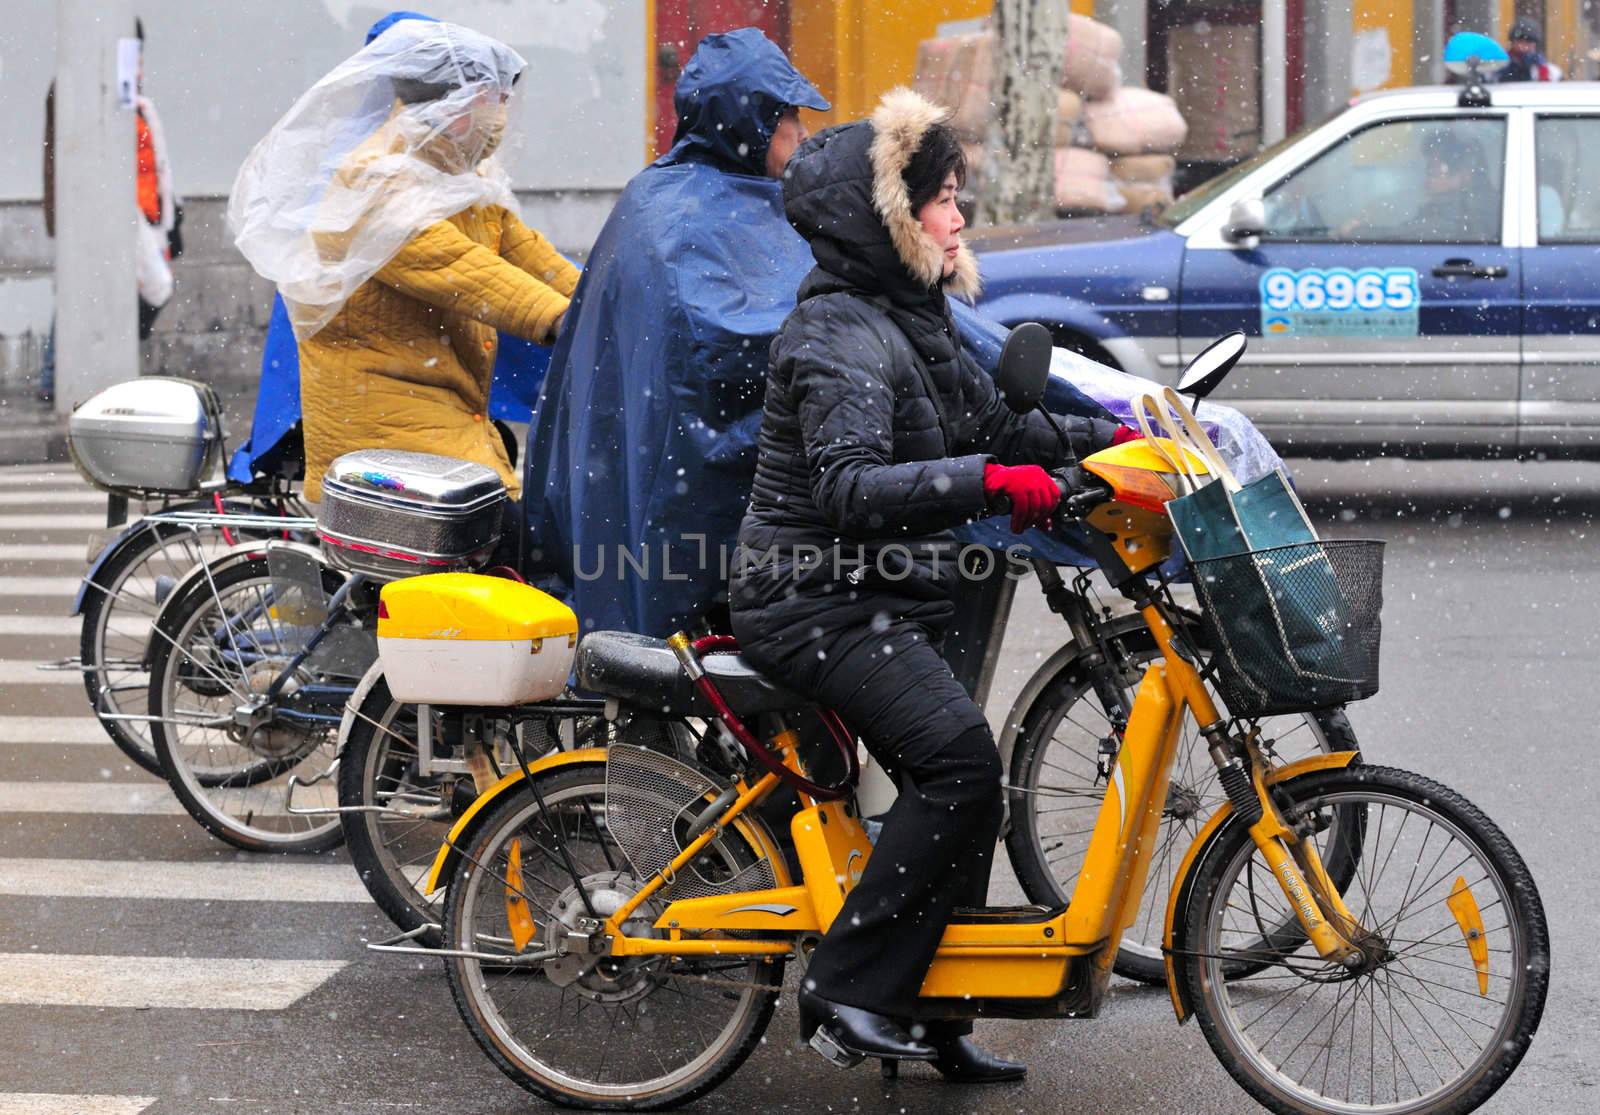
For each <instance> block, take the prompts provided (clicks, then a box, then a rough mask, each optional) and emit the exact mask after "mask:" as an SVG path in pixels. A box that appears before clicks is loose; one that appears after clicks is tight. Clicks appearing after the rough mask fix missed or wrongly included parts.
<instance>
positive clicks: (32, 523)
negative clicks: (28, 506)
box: [0, 515, 106, 531]
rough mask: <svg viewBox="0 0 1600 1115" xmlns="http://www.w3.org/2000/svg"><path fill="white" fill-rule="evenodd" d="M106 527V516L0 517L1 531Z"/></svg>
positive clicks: (94, 528)
mask: <svg viewBox="0 0 1600 1115" xmlns="http://www.w3.org/2000/svg"><path fill="white" fill-rule="evenodd" d="M105 525H106V517H105V516H104V515H0V531H8V530H15V531H24V530H29V531H31V530H38V531H46V530H96V529H99V528H102V527H104V526H105Z"/></svg>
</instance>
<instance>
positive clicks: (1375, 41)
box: [1350, 27, 1394, 93]
mask: <svg viewBox="0 0 1600 1115" xmlns="http://www.w3.org/2000/svg"><path fill="white" fill-rule="evenodd" d="M1393 65H1394V51H1393V49H1391V47H1390V46H1389V32H1388V31H1386V30H1385V29H1384V28H1382V27H1374V28H1373V29H1372V30H1370V31H1358V32H1357V33H1356V36H1355V41H1354V43H1352V44H1351V47H1350V84H1351V85H1353V86H1354V87H1355V91H1356V92H1357V93H1367V92H1370V91H1371V90H1373V89H1377V88H1379V87H1380V86H1383V85H1387V84H1389V72H1390V69H1391V68H1392V67H1393Z"/></svg>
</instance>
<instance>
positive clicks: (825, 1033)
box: [809, 1026, 866, 1069]
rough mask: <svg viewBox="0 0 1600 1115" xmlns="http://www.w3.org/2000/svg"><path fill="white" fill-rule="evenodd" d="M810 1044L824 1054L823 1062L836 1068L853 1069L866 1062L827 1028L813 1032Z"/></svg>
mask: <svg viewBox="0 0 1600 1115" xmlns="http://www.w3.org/2000/svg"><path fill="white" fill-rule="evenodd" d="M809 1044H810V1046H811V1048H812V1049H815V1050H816V1051H817V1052H818V1053H820V1054H822V1059H823V1060H825V1061H827V1062H828V1063H829V1064H830V1065H833V1066H834V1067H835V1068H841V1069H853V1068H855V1067H856V1066H857V1065H859V1064H860V1063H861V1062H862V1061H864V1060H866V1058H865V1057H863V1056H862V1055H861V1054H859V1053H857V1052H856V1051H855V1050H853V1049H847V1048H846V1047H845V1046H844V1045H843V1044H842V1043H841V1042H840V1041H839V1039H838V1038H836V1037H834V1036H833V1034H832V1033H831V1032H830V1031H829V1030H828V1028H827V1027H826V1026H818V1027H817V1028H816V1029H815V1030H813V1031H812V1032H811V1041H810V1042H809Z"/></svg>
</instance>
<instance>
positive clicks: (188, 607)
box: [150, 556, 343, 853]
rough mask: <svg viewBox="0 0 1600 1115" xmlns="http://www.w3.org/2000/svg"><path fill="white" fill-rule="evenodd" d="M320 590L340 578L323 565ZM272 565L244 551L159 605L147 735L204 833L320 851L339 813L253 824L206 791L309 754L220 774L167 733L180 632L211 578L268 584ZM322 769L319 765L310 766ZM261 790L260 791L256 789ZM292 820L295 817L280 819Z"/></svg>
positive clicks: (222, 587)
mask: <svg viewBox="0 0 1600 1115" xmlns="http://www.w3.org/2000/svg"><path fill="white" fill-rule="evenodd" d="M323 576H324V585H323V587H324V589H325V590H327V591H328V592H329V593H330V594H331V593H332V592H335V591H337V589H338V586H339V584H340V583H341V580H342V579H341V578H339V577H338V575H337V574H336V573H334V571H333V570H331V569H324V571H323ZM270 579H271V570H270V568H269V567H268V562H267V559H266V557H265V556H259V557H251V558H249V559H246V560H244V561H240V562H237V563H235V564H232V565H229V566H227V567H226V568H225V569H223V570H222V571H221V572H219V573H217V574H216V575H215V576H214V577H212V578H209V579H206V580H202V581H200V582H198V583H196V584H194V585H192V586H191V587H190V588H189V590H188V591H187V592H186V593H185V595H184V596H183V597H182V598H180V599H177V600H174V601H173V602H171V604H170V606H169V609H163V617H162V618H163V620H164V621H165V627H164V630H165V635H162V634H158V635H157V636H156V638H155V640H154V645H153V648H152V651H151V661H150V709H151V715H152V716H153V717H154V718H155V719H153V720H152V722H151V738H152V740H153V741H154V743H155V749H156V754H157V756H158V757H159V758H160V761H161V773H162V776H163V777H164V778H165V779H166V781H167V784H168V785H169V786H171V787H172V791H173V793H174V794H175V795H176V796H177V798H178V801H179V802H180V803H181V804H182V805H183V807H184V809H185V810H186V811H187V812H188V813H189V815H190V816H191V817H193V818H194V819H195V820H196V821H197V822H199V824H200V825H201V827H203V828H204V829H205V830H206V831H207V832H209V833H211V834H212V835H213V836H215V837H217V838H218V839H220V840H223V841H225V842H226V843H228V844H231V845H233V846H234V847H236V848H240V849H243V850H245V851H251V852H279V853H296V852H320V851H325V850H327V849H329V848H333V847H337V846H338V844H339V843H340V842H341V840H343V833H342V832H341V830H340V825H339V818H338V817H337V816H336V815H335V816H332V817H329V818H328V819H326V821H320V822H319V821H313V822H312V823H311V824H310V825H309V826H308V827H306V828H305V829H303V830H302V831H299V832H289V833H283V832H278V831H276V830H270V829H265V828H260V827H258V826H257V825H256V824H255V823H254V822H255V820H256V815H255V814H254V813H253V812H252V813H250V814H248V815H247V819H246V820H245V821H244V822H241V821H240V820H238V819H237V818H235V817H233V816H232V815H231V814H230V813H229V812H228V811H227V810H226V809H224V808H222V807H221V806H219V805H216V804H214V803H213V802H212V801H211V798H210V795H211V794H214V793H223V792H228V791H240V790H255V789H258V788H260V787H262V786H263V784H265V783H268V782H271V781H273V780H275V779H277V778H279V777H281V776H282V775H285V774H288V773H290V772H291V771H293V770H295V768H297V767H298V766H300V765H301V763H303V762H305V761H306V759H307V758H308V757H309V754H314V753H315V751H313V752H310V753H307V754H305V755H294V754H291V755H290V756H288V757H267V758H259V759H251V760H250V761H249V762H248V763H247V764H244V765H241V767H240V768H239V769H238V770H235V771H231V772H230V773H228V774H226V775H217V774H210V775H207V774H201V773H198V772H197V771H195V770H194V769H193V768H192V766H191V764H190V763H188V762H187V761H186V760H185V759H184V758H182V757H181V756H180V755H179V752H178V747H177V741H176V737H175V733H174V721H175V717H174V716H173V713H174V711H175V708H176V694H177V686H178V682H179V675H178V670H179V669H180V668H181V667H182V665H183V663H184V660H183V659H180V658H179V657H178V651H179V648H180V647H181V646H182V639H183V634H184V632H185V631H187V630H189V629H190V628H191V626H192V625H193V624H194V623H195V622H197V617H198V616H199V615H201V614H202V610H203V609H205V608H209V607H210V606H211V605H212V604H213V602H214V600H213V595H212V594H213V587H212V586H213V584H214V585H215V592H216V594H217V597H218V598H223V594H225V593H226V592H228V591H229V590H230V589H233V588H235V587H237V586H239V585H241V584H246V583H248V582H250V581H251V580H257V581H267V582H269V583H270ZM317 773H326V772H317ZM258 796H259V797H265V796H266V794H265V793H263V794H262V795H258ZM286 823H291V824H292V823H294V822H286Z"/></svg>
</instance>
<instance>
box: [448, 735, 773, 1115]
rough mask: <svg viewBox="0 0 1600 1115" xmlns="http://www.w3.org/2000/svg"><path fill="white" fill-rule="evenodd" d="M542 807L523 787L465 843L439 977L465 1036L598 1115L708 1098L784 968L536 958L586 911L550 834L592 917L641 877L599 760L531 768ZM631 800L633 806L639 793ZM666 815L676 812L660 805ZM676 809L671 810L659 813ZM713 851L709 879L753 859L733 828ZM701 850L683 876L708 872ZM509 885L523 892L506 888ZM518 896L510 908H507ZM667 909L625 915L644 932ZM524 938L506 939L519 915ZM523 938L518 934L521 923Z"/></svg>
mask: <svg viewBox="0 0 1600 1115" xmlns="http://www.w3.org/2000/svg"><path fill="white" fill-rule="evenodd" d="M536 777H537V778H538V779H539V787H540V792H541V794H542V796H543V799H544V803H545V806H546V808H544V809H541V808H540V806H539V803H538V802H537V801H536V800H535V798H534V796H533V794H532V793H531V792H530V791H529V790H528V789H527V788H526V787H521V786H519V787H518V788H517V789H516V790H515V791H514V792H509V793H507V795H506V798H505V800H503V801H501V802H499V803H497V804H496V805H494V806H492V807H491V811H490V813H489V815H488V816H487V817H486V818H485V819H484V820H483V822H482V823H481V824H479V825H477V826H475V827H474V828H472V829H471V830H469V833H468V834H466V836H465V838H464V844H465V847H464V848H463V849H462V853H463V854H462V856H461V859H460V861H459V865H458V866H457V868H456V870H455V873H454V876H453V877H452V879H451V881H450V887H449V890H448V893H447V895H446V899H445V920H444V939H445V945H446V947H447V948H449V949H455V950H463V951H467V952H472V953H480V954H485V955H486V956H488V957H491V958H493V957H501V958H503V959H501V960H498V961H497V960H495V959H488V960H485V959H473V958H468V957H458V956H453V957H450V958H449V959H448V960H447V962H446V968H445V971H446V973H447V974H448V977H449V980H450V990H451V993H452V994H453V995H454V997H455V1002H456V1007H457V1008H458V1009H459V1010H460V1012H461V1017H462V1018H463V1019H464V1020H465V1022H466V1024H467V1027H468V1029H470V1030H471V1031H472V1035H473V1037H474V1038H476V1039H477V1041H478V1044H479V1045H480V1046H482V1047H483V1050H484V1052H485V1053H487V1054H488V1055H489V1058H490V1060H492V1061H493V1062H494V1063H495V1064H496V1065H497V1066H498V1067H499V1068H500V1070H501V1071H502V1072H504V1073H505V1074H506V1075H507V1076H509V1077H510V1078H511V1079H512V1080H514V1081H516V1082H517V1083H518V1084H520V1085H521V1086H522V1087H524V1088H526V1089H527V1090H528V1091H530V1092H533V1093H534V1094H535V1095H538V1096H541V1097H543V1098H545V1099H547V1100H550V1101H552V1102H555V1103H559V1104H563V1105H571V1106H579V1107H586V1108H592V1109H601V1110H650V1109H659V1108H665V1107H675V1106H677V1105H679V1104H682V1103H687V1102H688V1101H690V1100H692V1099H694V1098H696V1097H697V1096H701V1095H704V1094H705V1093H706V1092H708V1091H710V1090H711V1089H712V1088H714V1087H716V1086H717V1085H718V1084H719V1083H721V1082H722V1081H723V1080H724V1079H726V1078H727V1077H728V1076H729V1075H730V1074H732V1073H733V1072H734V1071H735V1070H736V1069H737V1068H738V1067H739V1065H741V1064H742V1063H743V1062H744V1060H745V1058H746V1057H748V1056H749V1055H750V1053H751V1051H752V1050H753V1049H754V1048H755V1047H756V1045H757V1044H758V1043H759V1042H760V1041H761V1035H762V1034H763V1033H764V1032H765V1030H766V1028H767V1024H768V1023H769V1022H770V1021H771V1018H772V1011H773V1008H774V1006H775V1005H776V1003H777V999H778V990H777V988H778V986H779V985H781V983H782V981H783V962H782V961H781V960H751V959H738V958H717V957H711V956H705V957H667V956H647V957H640V958H628V959H621V958H616V959H613V958H609V957H605V956H589V955H585V954H574V953H569V954H567V955H565V956H562V957H559V958H556V959H550V960H542V961H541V960H537V959H535V960H532V961H529V962H520V963H519V962H518V960H517V957H518V954H519V953H524V954H529V955H533V954H536V953H537V952H538V950H540V948H541V947H542V946H543V945H545V944H546V943H548V942H549V941H551V940H553V939H555V937H556V936H559V935H560V934H561V933H563V932H564V931H565V930H567V929H574V928H576V927H577V925H578V924H579V922H580V920H581V918H582V917H583V915H584V913H585V909H584V904H583V899H582V897H581V896H580V895H579V893H578V888H577V886H576V885H575V884H574V883H573V881H572V876H571V874H569V873H568V871H567V870H566V868H565V867H564V865H563V861H562V859H561V858H560V857H559V855H558V854H557V852H556V841H557V839H558V838H559V840H560V841H561V842H563V843H564V844H565V845H566V848H567V850H568V851H569V852H570V854H571V855H572V857H573V860H574V861H575V863H576V867H577V871H578V874H579V875H580V877H581V878H582V879H583V882H584V891H585V892H586V893H587V894H588V895H589V899H590V901H591V902H593V903H594V904H595V905H596V907H597V912H599V913H600V915H601V916H602V917H605V916H608V915H609V914H611V913H613V912H615V911H616V910H617V909H620V908H621V905H622V903H623V902H625V901H626V900H627V899H628V898H629V897H631V896H632V895H633V894H635V893H637V891H638V888H639V886H640V885H641V884H640V881H639V880H637V879H635V878H634V877H633V874H632V868H631V865H630V863H629V861H628V859H627V857H626V856H625V855H624V853H623V850H622V849H621V847H620V846H619V845H618V844H617V842H616V840H615V838H614V837H613V835H612V823H611V821H610V819H609V818H608V816H607V813H606V768H605V765H604V764H601V763H585V764H582V765H580V766H576V767H563V768H559V769H557V770H553V771H549V772H545V773H542V774H539V775H536ZM631 804H632V805H634V806H638V805H639V804H640V802H639V800H637V799H635V800H633V801H632V802H631ZM664 807H670V808H671V809H672V810H674V811H676V810H678V809H680V808H681V805H680V804H678V803H676V802H665V803H664ZM667 815H668V816H671V815H672V813H670V812H669V813H668V814H667ZM728 831H729V835H728V836H727V837H724V838H722V839H719V840H718V841H716V842H714V844H713V846H712V847H713V850H714V851H713V853H712V855H713V857H715V858H719V859H720V860H723V861H726V862H719V863H718V864H716V865H714V868H715V870H714V871H713V872H712V873H714V874H722V873H727V872H731V873H733V876H734V877H737V874H738V872H739V871H740V870H742V869H743V868H745V867H746V866H748V864H749V863H750V862H752V861H753V860H755V859H757V858H759V857H760V856H761V854H762V853H761V851H760V849H757V848H754V847H751V846H750V845H747V844H745V842H744V840H743V838H742V837H741V836H740V835H737V834H736V831H735V828H734V827H730V829H729V830H728ZM706 860H707V857H702V859H701V861H699V863H698V864H697V866H696V868H695V869H694V870H696V871H698V872H700V873H702V874H705V873H707V871H708V868H707V865H706ZM518 879H520V885H513V884H514V883H515V881H516V880H518ZM519 899H520V900H521V901H518V900H519ZM663 907H664V903H662V902H659V901H657V900H655V899H651V900H647V901H646V903H645V904H644V905H643V906H641V907H640V911H639V913H638V915H637V916H636V917H635V918H632V919H630V920H629V921H628V922H627V928H628V931H629V933H630V935H637V936H649V935H652V934H653V933H656V932H658V931H655V930H652V929H651V925H652V923H653V922H654V921H655V919H656V918H657V917H659V915H660V912H661V908H663ZM519 908H520V909H526V910H527V911H528V912H530V913H531V915H532V919H533V922H532V925H533V928H534V936H533V938H532V940H531V941H528V940H527V939H526V938H525V937H524V938H523V939H524V942H525V943H524V945H523V947H522V948H521V949H519V948H518V947H517V946H516V944H515V943H514V942H515V941H516V940H517V938H518V932H517V930H516V928H515V926H514V921H515V920H516V917H517V911H518V909H519ZM524 932H526V930H524Z"/></svg>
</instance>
